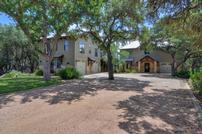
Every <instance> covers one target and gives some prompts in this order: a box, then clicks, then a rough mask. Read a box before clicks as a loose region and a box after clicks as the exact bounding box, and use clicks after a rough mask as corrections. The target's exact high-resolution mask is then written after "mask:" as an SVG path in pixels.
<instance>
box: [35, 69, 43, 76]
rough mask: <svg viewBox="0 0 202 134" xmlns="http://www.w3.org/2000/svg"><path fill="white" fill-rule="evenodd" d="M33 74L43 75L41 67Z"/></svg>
mask: <svg viewBox="0 0 202 134" xmlns="http://www.w3.org/2000/svg"><path fill="white" fill-rule="evenodd" d="M35 75H37V76H43V70H42V69H38V70H36V71H35Z"/></svg>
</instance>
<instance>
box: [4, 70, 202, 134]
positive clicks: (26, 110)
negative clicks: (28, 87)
mask: <svg viewBox="0 0 202 134" xmlns="http://www.w3.org/2000/svg"><path fill="white" fill-rule="evenodd" d="M115 76H116V79H115V80H114V81H109V80H107V79H106V77H107V74H105V73H101V74H94V75H88V76H85V78H84V79H82V80H71V81H67V82H66V83H65V84H62V85H58V86H55V87H49V88H48V87H47V88H42V89H37V90H32V91H27V92H18V93H15V94H8V95H2V96H0V134H136V133H137V134H139V133H140V134H144V133H145V134H174V133H179V134H199V133H202V131H200V130H199V126H198V124H199V123H198V119H197V110H196V109H195V107H194V104H193V98H192V96H191V94H190V91H189V88H188V86H187V83H186V81H185V80H180V79H175V78H172V77H170V76H168V75H162V74H161V75H160V74H116V75H115Z"/></svg>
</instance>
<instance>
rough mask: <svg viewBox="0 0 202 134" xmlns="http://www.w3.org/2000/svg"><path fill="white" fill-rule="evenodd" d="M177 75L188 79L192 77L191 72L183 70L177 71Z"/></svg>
mask: <svg viewBox="0 0 202 134" xmlns="http://www.w3.org/2000/svg"><path fill="white" fill-rule="evenodd" d="M176 76H177V77H180V78H187V79H188V78H189V77H190V72H189V71H184V70H181V71H179V72H177V73H176Z"/></svg>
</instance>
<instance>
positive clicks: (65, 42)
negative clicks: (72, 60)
mask: <svg viewBox="0 0 202 134" xmlns="http://www.w3.org/2000/svg"><path fill="white" fill-rule="evenodd" d="M68 47H69V42H68V41H67V39H65V40H64V51H67V50H68Z"/></svg>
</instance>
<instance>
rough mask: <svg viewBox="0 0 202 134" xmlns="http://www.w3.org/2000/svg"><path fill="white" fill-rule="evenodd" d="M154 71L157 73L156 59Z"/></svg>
mask: <svg viewBox="0 0 202 134" xmlns="http://www.w3.org/2000/svg"><path fill="white" fill-rule="evenodd" d="M154 73H157V62H156V61H154Z"/></svg>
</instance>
